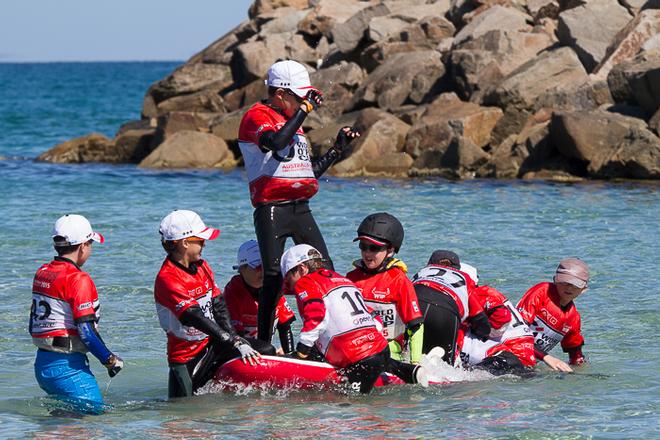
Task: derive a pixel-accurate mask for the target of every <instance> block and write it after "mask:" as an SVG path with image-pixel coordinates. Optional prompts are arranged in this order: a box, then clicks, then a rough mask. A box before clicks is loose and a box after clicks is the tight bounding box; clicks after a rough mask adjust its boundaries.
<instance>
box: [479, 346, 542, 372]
mask: <svg viewBox="0 0 660 440" xmlns="http://www.w3.org/2000/svg"><path fill="white" fill-rule="evenodd" d="M475 368H479V369H481V370H486V371H488V372H489V373H490V374H492V375H495V376H501V375H502V374H515V375H518V376H531V375H533V374H534V372H533V370H532V369H531V368H527V367H525V366H524V365H523V363H522V362H521V361H520V359H518V358H517V357H516V355H515V354H513V353H511V352H510V351H500V352H499V353H496V354H495V355H494V356H488V357H487V358H485V359H484V360H483V361H481V362H479V363H478V364H477V365H475Z"/></svg>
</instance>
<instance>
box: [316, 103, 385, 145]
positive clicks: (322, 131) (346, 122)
mask: <svg viewBox="0 0 660 440" xmlns="http://www.w3.org/2000/svg"><path fill="white" fill-rule="evenodd" d="M373 110H374V109H367V110H364V111H373ZM362 112H363V111H357V112H350V113H344V114H343V115H340V116H338V117H336V118H333V119H332V120H330V121H329V122H328V123H327V124H325V125H323V126H320V127H316V128H314V129H312V130H310V131H309V132H307V133H306V137H307V141H308V142H309V144H310V145H311V146H312V153H313V154H314V155H315V156H318V155H320V154H323V153H325V152H326V151H327V150H328V149H329V148H330V147H331V146H332V145H333V144H334V143H335V139H336V138H337V133H339V130H340V129H341V128H342V127H347V126H348V127H350V126H354V125H355V123H356V121H357V119H358V118H359V117H360V115H361V114H362ZM367 128H368V127H367ZM364 129H365V127H362V130H364Z"/></svg>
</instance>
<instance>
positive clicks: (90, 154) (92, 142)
mask: <svg viewBox="0 0 660 440" xmlns="http://www.w3.org/2000/svg"><path fill="white" fill-rule="evenodd" d="M123 153H124V152H123V151H117V149H116V148H115V144H114V142H112V141H111V140H110V139H108V138H107V137H105V136H103V135H102V134H99V133H92V134H88V135H85V136H81V137H78V138H75V139H71V140H70V141H66V142H62V143H61V144H58V145H56V146H54V147H53V148H51V149H50V150H48V151H46V152H44V153H42V154H40V155H39V156H38V157H37V160H38V161H43V162H54V163H86V162H109V163H123V162H129V158H130V156H127V155H124V154H123Z"/></svg>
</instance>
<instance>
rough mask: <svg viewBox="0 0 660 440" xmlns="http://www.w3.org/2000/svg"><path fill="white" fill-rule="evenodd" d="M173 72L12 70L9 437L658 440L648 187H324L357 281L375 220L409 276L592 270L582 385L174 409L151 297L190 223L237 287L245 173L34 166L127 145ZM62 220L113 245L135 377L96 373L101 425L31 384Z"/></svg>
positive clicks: (109, 317) (439, 389)
mask: <svg viewBox="0 0 660 440" xmlns="http://www.w3.org/2000/svg"><path fill="white" fill-rule="evenodd" d="M175 66H176V63H62V64H0V84H2V86H1V87H0V156H4V158H5V159H4V160H0V188H2V191H0V209H1V212H2V220H1V225H2V227H0V268H1V269H0V313H1V316H2V319H0V438H61V437H64V436H66V437H68V438H72V439H73V438H166V439H169V438H176V439H180V438H309V437H313V436H322V437H328V438H386V437H387V438H439V437H449V436H451V437H459V438H534V439H536V438H555V437H556V438H633V437H642V438H654V437H655V438H657V437H659V436H660V435H659V431H658V420H659V417H658V415H659V414H658V401H659V398H660V380H659V379H660V370H659V369H658V363H659V361H660V356H659V353H660V344H659V343H658V334H659V333H660V319H659V318H658V311H657V310H658V307H657V302H658V287H657V285H658V276H657V273H658V263H657V261H658V258H659V257H660V252H659V251H660V246H659V241H660V240H659V238H658V235H659V228H658V225H659V222H658V219H659V218H660V203H659V202H660V197H659V196H658V191H657V189H658V188H657V186H656V185H653V184H637V183H620V184H611V183H603V182H590V183H584V184H555V183H545V182H536V181H530V182H520V181H488V180H475V181H465V182H450V181H446V180H440V179H426V180H389V179H338V178H327V179H325V178H324V179H323V181H322V182H321V190H320V192H319V194H318V195H317V196H316V197H315V198H314V199H313V200H312V203H311V206H312V209H313V211H314V213H315V217H316V219H317V222H318V223H319V225H320V228H321V230H322V232H323V233H324V236H325V238H326V241H327V242H328V246H329V249H330V252H331V253H332V256H333V259H334V261H335V264H336V266H337V268H338V269H339V270H340V271H343V272H345V271H347V270H348V269H349V267H350V264H351V261H352V260H353V259H354V258H356V257H357V256H358V249H357V246H356V245H355V244H354V243H352V241H351V240H352V239H353V237H354V234H355V230H356V228H357V225H358V224H359V222H360V221H361V219H362V218H363V217H364V216H365V215H367V214H369V213H371V212H374V211H380V210H387V211H389V212H390V213H392V214H394V215H396V216H397V217H399V218H400V219H401V221H402V223H403V224H404V226H405V229H406V238H405V240H404V245H403V248H402V250H401V253H400V257H401V258H402V259H403V260H404V261H405V262H406V263H407V264H408V265H409V267H410V269H411V271H413V272H414V271H415V270H417V269H418V268H419V267H421V266H422V265H423V264H424V262H425V261H426V259H427V258H428V256H429V254H430V253H431V252H432V251H433V250H434V249H436V248H446V249H453V250H455V251H456V252H458V253H459V254H460V255H461V257H462V259H463V260H465V261H466V262H469V263H471V264H473V265H475V266H476V267H478V268H479V271H480V279H481V282H482V283H487V284H490V285H493V286H494V287H497V288H498V289H500V290H501V291H502V292H504V293H505V294H507V295H508V296H509V298H510V299H512V300H513V301H517V300H518V299H519V298H520V297H521V295H522V294H523V293H524V291H525V290H526V289H527V288H529V287H530V286H532V285H533V284H535V283H537V282H539V281H543V280H549V279H550V278H551V276H552V272H553V270H554V268H555V266H556V263H557V261H558V260H559V259H561V258H563V257H566V256H580V257H581V258H583V259H585V260H586V261H587V262H588V263H589V265H590V266H591V271H592V282H591V284H590V290H589V291H588V292H586V293H585V294H584V295H583V296H581V297H580V298H579V299H578V300H577V306H578V309H579V310H580V312H581V313H582V318H583V332H584V335H585V338H586V345H585V347H584V351H585V353H586V355H587V357H588V359H589V364H588V365H586V366H585V367H582V368H580V369H578V371H577V373H576V374H568V375H567V374H560V373H554V372H550V371H548V370H547V369H546V368H544V367H543V366H540V367H538V372H539V373H538V375H536V376H535V377H533V378H530V379H519V378H513V377H502V378H481V379H480V380H470V381H461V382H456V383H452V384H450V385H444V386H434V387H431V388H429V389H422V388H418V387H414V386H408V385H407V386H398V387H390V388H386V389H380V390H376V391H375V392H374V393H373V394H371V395H369V396H344V395H340V394H336V393H333V392H303V391H294V390H288V391H279V392H278V391H277V390H244V391H243V392H240V393H227V392H224V393H223V392H221V393H208V394H205V395H201V396H196V397H194V398H191V399H186V400H184V401H179V402H168V401H167V398H166V397H167V364H166V358H165V336H164V333H163V332H162V330H161V329H160V328H159V326H158V321H157V317H156V312H155V307H154V303H153V294H152V286H153V281H154V277H155V275H156V272H157V270H158V268H159V266H160V264H161V262H162V259H163V251H162V249H161V247H160V244H159V237H158V233H157V229H158V224H159V221H160V219H161V218H162V217H163V216H164V215H166V214H167V213H168V212H169V211H170V210H172V209H175V208H187V209H193V210H195V211H198V212H199V213H200V214H201V215H202V217H203V218H204V219H205V220H206V222H207V223H208V224H210V225H213V226H217V227H219V228H220V229H221V230H222V234H221V236H220V238H219V239H218V240H216V241H215V242H212V243H209V244H208V246H207V247H206V248H205V250H204V254H205V257H206V259H207V260H208V261H209V262H210V263H211V265H212V266H213V267H214V269H215V271H216V273H217V276H218V280H219V281H220V284H221V286H224V283H226V282H227V281H228V279H229V277H230V276H231V275H232V270H231V266H232V264H233V263H234V259H235V252H236V249H237V247H238V246H239V245H240V243H241V242H243V241H244V240H247V239H249V238H252V237H253V227H252V209H251V207H250V204H249V201H248V192H247V183H246V176H245V173H244V172H243V170H236V171H233V172H229V173H223V172H218V171H148V170H141V169H138V168H136V167H135V166H130V165H120V166H109V165H103V164H89V165H82V166H81V165H52V164H46V163H37V162H34V161H33V160H32V159H33V158H34V157H35V156H36V155H38V154H39V153H41V152H42V151H45V150H46V149H47V148H49V147H51V146H52V145H54V144H56V143H58V142H61V141H63V140H66V139H69V138H72V137H75V136H79V135H82V134H85V133H88V132H91V131H98V132H101V133H103V134H106V135H108V136H112V135H113V134H114V132H115V131H116V130H117V128H118V127H119V125H120V124H121V123H123V122H125V121H127V120H130V119H137V118H139V111H140V108H141V102H142V97H143V94H144V92H145V90H146V89H147V87H148V86H149V84H151V83H152V82H153V81H155V80H157V79H159V78H162V77H163V76H165V75H166V74H167V73H168V72H170V71H171V70H172V69H173V68H174V67H175ZM67 212H77V213H81V214H84V215H86V216H87V217H88V218H89V219H90V220H91V221H92V224H93V225H94V226H95V228H97V229H98V230H99V231H101V232H103V233H104V234H105V236H106V239H107V242H106V244H104V245H97V246H95V247H94V254H93V255H92V257H91V259H90V260H89V262H88V263H87V264H86V265H85V270H87V271H88V272H90V273H91V275H92V277H93V279H94V280H95V282H96V285H97V287H98V290H99V294H100V297H101V304H102V307H101V310H102V320H101V329H100V331H101V334H102V335H103V337H104V339H105V341H106V343H107V344H108V346H109V347H110V348H111V349H112V350H113V351H115V352H116V353H118V354H119V355H120V356H122V357H123V358H124V360H125V361H126V368H125V370H124V371H122V372H121V374H119V375H118V376H117V377H115V378H114V379H112V380H111V381H110V379H109V378H108V377H107V374H106V373H105V371H104V368H103V367H101V366H100V365H99V363H98V362H97V361H96V359H94V358H93V357H91V364H92V369H93V371H94V372H95V374H96V376H97V379H98V382H99V384H100V386H101V389H102V391H103V394H104V396H105V398H106V401H107V403H109V404H110V405H112V408H111V409H110V410H109V411H108V412H107V413H105V414H103V415H100V416H85V417H82V418H74V417H65V416H57V415H51V410H52V409H53V408H54V407H56V403H55V402H54V401H52V400H51V399H49V398H47V397H46V396H45V394H44V393H43V392H42V391H41V390H40V389H39V387H38V386H37V384H36V381H35V379H34V374H33V367H32V365H33V361H34V354H35V348H34V347H33V346H32V344H31V341H30V338H29V335H28V333H27V318H28V313H29V308H30V287H31V280H32V276H33V274H34V271H35V270H36V269H37V268H38V267H39V265H40V264H41V263H43V262H46V261H48V260H49V259H50V258H51V257H52V255H53V251H52V249H51V247H50V230H51V227H52V224H53V223H54V221H55V220H56V219H57V217H58V216H60V215H62V214H64V213H67ZM553 354H554V355H556V356H558V357H563V356H564V354H563V353H561V351H559V349H556V352H554V353H553ZM468 378H470V377H468ZM471 379H476V377H471Z"/></svg>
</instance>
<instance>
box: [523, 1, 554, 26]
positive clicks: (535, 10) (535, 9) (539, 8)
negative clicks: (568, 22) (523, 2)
mask: <svg viewBox="0 0 660 440" xmlns="http://www.w3.org/2000/svg"><path fill="white" fill-rule="evenodd" d="M527 10H528V11H529V13H530V15H531V16H532V17H533V18H534V23H539V22H540V21H541V20H542V19H544V18H551V19H553V20H556V19H557V17H558V16H559V2H558V1H557V0H529V1H528V2H527Z"/></svg>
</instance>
